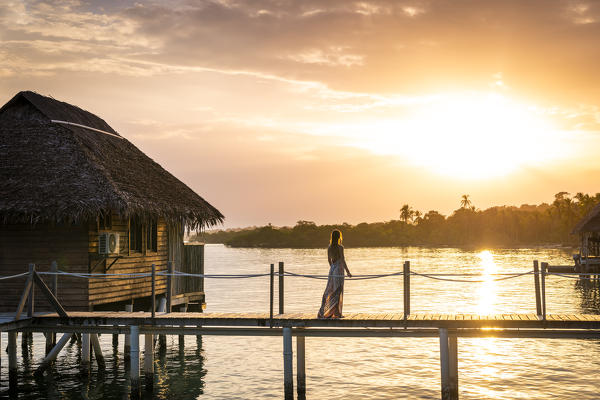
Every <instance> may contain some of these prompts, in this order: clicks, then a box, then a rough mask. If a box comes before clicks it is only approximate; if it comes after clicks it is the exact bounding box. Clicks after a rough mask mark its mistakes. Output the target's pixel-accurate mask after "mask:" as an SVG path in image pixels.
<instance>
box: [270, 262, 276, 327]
mask: <svg viewBox="0 0 600 400" xmlns="http://www.w3.org/2000/svg"><path fill="white" fill-rule="evenodd" d="M274 275H275V265H274V264H271V275H270V278H271V281H270V290H269V304H270V306H269V326H270V327H271V328H272V327H273V283H274V278H275V276H274Z"/></svg>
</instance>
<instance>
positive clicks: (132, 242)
mask: <svg viewBox="0 0 600 400" xmlns="http://www.w3.org/2000/svg"><path fill="white" fill-rule="evenodd" d="M129 250H131V251H137V252H140V253H141V252H142V221H140V219H139V218H138V217H131V218H129Z"/></svg>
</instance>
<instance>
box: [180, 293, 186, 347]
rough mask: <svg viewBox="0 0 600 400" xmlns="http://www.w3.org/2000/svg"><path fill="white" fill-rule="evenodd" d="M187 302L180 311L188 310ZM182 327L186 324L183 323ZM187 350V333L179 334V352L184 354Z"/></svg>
mask: <svg viewBox="0 0 600 400" xmlns="http://www.w3.org/2000/svg"><path fill="white" fill-rule="evenodd" d="M187 308H188V306H187V304H183V305H182V306H181V308H180V309H179V312H184V313H186V312H187ZM181 327H182V328H185V325H181ZM184 350H185V335H179V353H180V354H184V352H185V351H184Z"/></svg>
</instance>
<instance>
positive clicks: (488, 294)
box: [477, 250, 498, 315]
mask: <svg viewBox="0 0 600 400" xmlns="http://www.w3.org/2000/svg"><path fill="white" fill-rule="evenodd" d="M478 257H479V260H480V265H481V273H482V274H483V276H482V278H481V279H482V281H483V282H482V283H481V285H480V286H479V290H478V295H479V296H478V297H479V304H478V306H477V313H478V314H480V315H486V314H493V313H494V311H495V305H496V292H497V290H496V282H495V281H494V276H493V274H495V273H497V272H498V266H497V265H496V263H495V262H494V256H493V254H492V253H491V252H490V251H489V250H483V251H482V252H480V253H479V254H478Z"/></svg>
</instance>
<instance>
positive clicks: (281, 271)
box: [279, 261, 284, 314]
mask: <svg viewBox="0 0 600 400" xmlns="http://www.w3.org/2000/svg"><path fill="white" fill-rule="evenodd" d="M283 289H284V287H283V261H279V314H283V305H284V298H283V296H284V290H283Z"/></svg>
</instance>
